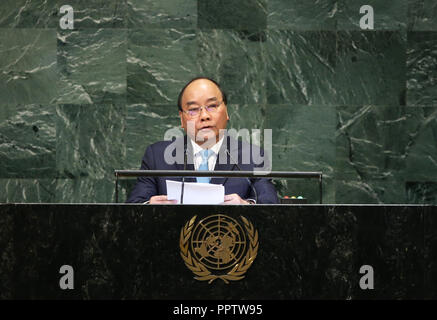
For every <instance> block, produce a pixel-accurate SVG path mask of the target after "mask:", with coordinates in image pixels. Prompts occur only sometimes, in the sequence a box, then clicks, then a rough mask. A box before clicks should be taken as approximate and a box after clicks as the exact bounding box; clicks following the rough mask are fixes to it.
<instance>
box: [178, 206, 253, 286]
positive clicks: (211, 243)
mask: <svg viewBox="0 0 437 320" xmlns="http://www.w3.org/2000/svg"><path fill="white" fill-rule="evenodd" d="M196 218H197V216H194V217H193V218H191V220H190V221H188V222H187V223H186V224H185V226H184V227H183V228H182V230H181V237H180V243H179V246H180V249H181V256H182V259H183V260H184V262H185V265H186V266H187V267H188V269H190V270H191V271H192V272H193V273H194V274H195V275H196V277H194V279H196V280H200V281H208V283H211V282H213V281H214V280H215V279H222V280H223V281H224V282H225V283H229V281H236V280H241V279H243V278H244V274H245V273H246V271H247V270H248V269H249V267H250V266H251V265H252V263H253V261H254V260H255V258H256V255H257V253H258V244H259V243H258V231H256V230H255V229H254V227H253V225H252V224H251V223H250V222H249V221H248V220H247V219H246V218H245V217H242V216H240V219H241V221H242V222H243V227H242V226H241V224H239V223H238V222H237V220H235V219H233V218H231V217H228V216H226V215H223V214H217V215H212V216H209V217H206V218H204V219H202V220H200V221H199V222H198V223H197V224H195V221H196Z"/></svg>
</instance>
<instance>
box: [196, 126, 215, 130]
mask: <svg viewBox="0 0 437 320" xmlns="http://www.w3.org/2000/svg"><path fill="white" fill-rule="evenodd" d="M213 128H214V127H213V126H205V127H202V128H200V129H199V131H202V130H212V129H213Z"/></svg>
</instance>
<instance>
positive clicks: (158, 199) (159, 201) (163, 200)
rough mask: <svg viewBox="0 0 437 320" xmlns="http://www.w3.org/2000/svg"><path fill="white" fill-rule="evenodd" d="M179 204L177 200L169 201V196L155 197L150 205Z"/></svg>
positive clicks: (151, 199)
mask: <svg viewBox="0 0 437 320" xmlns="http://www.w3.org/2000/svg"><path fill="white" fill-rule="evenodd" d="M177 202H178V201H177V200H168V199H167V196H153V197H151V198H150V202H149V204H176V203H177Z"/></svg>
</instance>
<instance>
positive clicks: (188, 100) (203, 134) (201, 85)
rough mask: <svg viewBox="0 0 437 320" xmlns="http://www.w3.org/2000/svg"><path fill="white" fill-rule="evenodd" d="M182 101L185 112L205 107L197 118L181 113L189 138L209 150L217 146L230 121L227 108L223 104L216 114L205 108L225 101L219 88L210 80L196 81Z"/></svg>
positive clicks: (185, 92)
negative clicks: (221, 132)
mask: <svg viewBox="0 0 437 320" xmlns="http://www.w3.org/2000/svg"><path fill="white" fill-rule="evenodd" d="M181 100H182V101H181V107H182V110H184V111H189V110H190V109H196V108H199V107H203V108H201V109H200V113H199V115H197V116H190V115H189V114H188V113H187V112H181V111H179V116H180V118H181V126H182V128H184V130H185V131H186V132H187V134H188V136H189V137H190V138H191V139H193V140H194V141H196V143H197V144H199V145H202V144H203V143H205V145H204V147H208V148H209V147H210V146H212V145H213V144H215V143H216V142H217V141H218V140H219V139H220V137H219V133H220V130H221V129H226V125H227V123H228V120H229V116H228V111H227V106H226V105H225V104H224V102H223V103H221V104H220V106H219V107H218V108H217V109H216V111H215V112H208V111H207V110H206V108H205V106H209V105H211V104H216V105H217V104H219V103H220V102H222V101H223V97H222V94H221V92H220V90H219V88H217V86H216V85H215V84H214V83H213V82H211V81H209V80H206V79H199V80H195V81H194V82H192V83H190V84H189V85H188V87H186V88H185V91H184V93H183V96H182V99H181Z"/></svg>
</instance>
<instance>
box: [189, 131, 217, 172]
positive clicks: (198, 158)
mask: <svg viewBox="0 0 437 320" xmlns="http://www.w3.org/2000/svg"><path fill="white" fill-rule="evenodd" d="M223 139H224V137H222V138H221V139H220V140H219V141H218V142H217V143H216V144H215V145H213V146H212V147H211V148H209V150H211V151H212V154H211V155H210V156H209V158H208V170H209V171H214V168H215V163H216V162H217V155H218V153H219V151H220V148H221V146H222V144H223ZM190 140H191V139H190ZM191 145H192V146H193V159H194V169H195V170H199V167H200V165H201V163H202V155H201V154H200V152H201V151H202V150H203V149H202V147H200V146H199V145H198V144H197V143H195V142H194V141H193V140H191Z"/></svg>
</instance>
